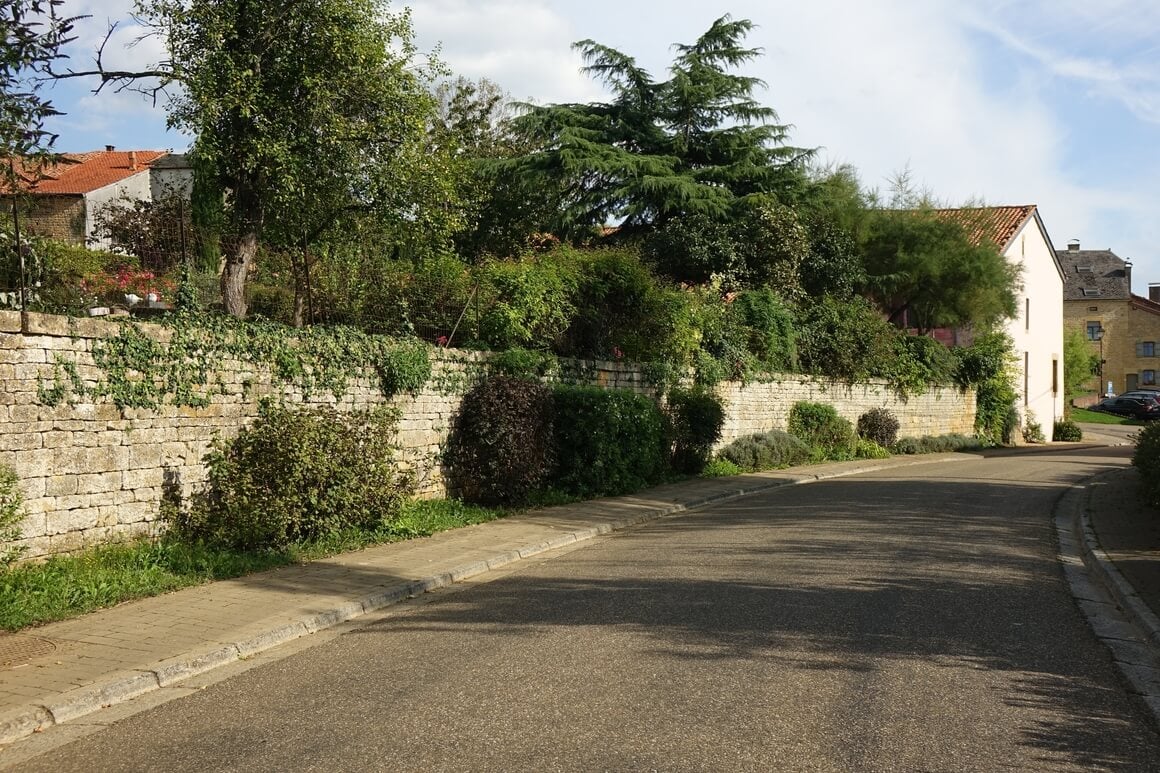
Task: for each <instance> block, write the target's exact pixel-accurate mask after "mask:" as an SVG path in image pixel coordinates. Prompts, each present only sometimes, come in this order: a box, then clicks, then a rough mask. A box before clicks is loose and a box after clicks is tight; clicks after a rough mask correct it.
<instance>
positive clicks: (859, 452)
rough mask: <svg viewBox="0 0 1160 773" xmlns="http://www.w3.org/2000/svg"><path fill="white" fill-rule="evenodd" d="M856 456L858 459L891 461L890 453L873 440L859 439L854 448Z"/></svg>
mask: <svg viewBox="0 0 1160 773" xmlns="http://www.w3.org/2000/svg"><path fill="white" fill-rule="evenodd" d="M854 456H855V457H856V458H858V459H889V458H890V451H888V450H887V449H885V448H883V447H882V446H881V445H879V444H878V443H875V442H874V441H873V440H868V439H867V438H864V437H859V438H858V439H857V442H856V445H855V447H854Z"/></svg>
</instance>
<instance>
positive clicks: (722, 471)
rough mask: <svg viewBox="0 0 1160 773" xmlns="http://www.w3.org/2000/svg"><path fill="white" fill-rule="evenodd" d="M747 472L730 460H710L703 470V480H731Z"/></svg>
mask: <svg viewBox="0 0 1160 773" xmlns="http://www.w3.org/2000/svg"><path fill="white" fill-rule="evenodd" d="M743 472H745V470H743V469H741V468H740V467H738V466H737V465H736V464H734V463H733V462H731V461H729V460H728V459H710V460H709V462H708V463H707V464H706V465H705V469H703V470H701V477H702V478H729V477H732V476H734V475H740V474H742V473H743Z"/></svg>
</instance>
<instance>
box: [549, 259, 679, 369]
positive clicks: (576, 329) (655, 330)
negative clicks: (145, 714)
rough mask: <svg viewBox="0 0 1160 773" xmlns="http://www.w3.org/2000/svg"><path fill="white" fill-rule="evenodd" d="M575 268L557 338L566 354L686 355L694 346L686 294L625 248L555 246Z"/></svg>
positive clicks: (658, 357)
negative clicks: (564, 323) (565, 321)
mask: <svg viewBox="0 0 1160 773" xmlns="http://www.w3.org/2000/svg"><path fill="white" fill-rule="evenodd" d="M555 258H556V259H558V260H570V261H572V262H573V263H574V264H575V266H576V270H577V272H578V277H579V278H578V280H577V281H578V285H577V291H576V299H575V304H576V312H575V314H574V315H573V316H572V318H571V322H570V323H569V325H568V330H567V332H566V333H565V335H564V337H563V340H562V342H561V348H560V349H559V350H558V351H559V353H560V354H562V355H565V356H571V357H582V358H597V359H608V360H610V359H618V358H620V357H623V358H624V359H627V360H630V361H633V362H653V361H656V360H671V361H675V362H681V363H685V362H688V361H689V358H690V357H691V355H692V352H693V350H694V349H695V347H696V343H697V335H696V333H695V331H694V330H693V327H692V308H691V305H692V299H691V298H690V297H689V295H688V294H686V293H684V292H681V291H680V290H678V289H676V288H674V287H671V286H668V285H666V284H664V283H662V282H660V281H659V280H658V279H657V278H656V277H655V276H653V274H652V273H651V272H650V271H649V269H648V267H647V266H646V265H645V264H644V263H643V262H642V261H641V259H640V257H639V256H638V255H637V253H635V252H633V251H632V250H629V249H624V248H621V249H601V250H587V251H576V250H559V251H557V253H556V254H555Z"/></svg>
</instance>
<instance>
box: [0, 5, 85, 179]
mask: <svg viewBox="0 0 1160 773" xmlns="http://www.w3.org/2000/svg"><path fill="white" fill-rule="evenodd" d="M63 7H64V0H9V2H6V3H4V4H3V5H2V6H0V27H3V28H4V42H3V43H2V44H0V116H3V118H2V120H0V184H2V187H3V188H4V189H5V190H13V189H20V188H23V187H24V186H25V185H27V183H28V179H27V178H28V177H32V178H34V179H35V177H36V176H37V174H38V173H39V168H38V167H39V166H40V165H41V164H43V163H46V162H48V161H50V160H51V156H50V154H49V151H50V149H51V147H52V144H53V141H54V140H55V139H56V134H54V133H53V132H52V131H51V130H50V129H49V128H47V127H46V126H45V122H46V121H51V120H52V118H53V117H54V116H57V115H60V111H58V110H56V109H55V108H54V107H53V106H52V102H50V101H49V100H47V99H45V98H44V97H43V96H42V95H41V93H40V90H41V88H42V87H43V86H44V84H45V82H46V81H50V80H51V77H50V75H51V73H52V70H53V64H54V63H55V62H56V61H57V60H58V59H62V58H65V55H64V54H63V53H61V48H62V47H64V46H65V45H66V44H67V43H69V42H70V41H72V40H73V39H74V37H73V36H72V32H73V25H74V23H75V22H76V21H77V17H65V16H63V15H62V14H61V11H62V9H63ZM16 159H21V160H22V163H17V164H12V163H10V162H11V161H13V160H16Z"/></svg>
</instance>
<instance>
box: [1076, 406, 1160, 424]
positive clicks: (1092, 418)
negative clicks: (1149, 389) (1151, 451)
mask: <svg viewBox="0 0 1160 773" xmlns="http://www.w3.org/2000/svg"><path fill="white" fill-rule="evenodd" d="M1068 418H1069V419H1071V420H1072V421H1077V422H1083V423H1086V424H1127V425H1129V426H1133V427H1143V426H1145V425H1147V424H1148V422H1146V421H1138V420H1136V419H1125V418H1124V417H1123V416H1116V415H1114V414H1111V413H1102V412H1100V411H1089V410H1086V409H1084V408H1072V409H1071V411H1070V413H1069V415H1068Z"/></svg>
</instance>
